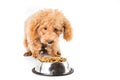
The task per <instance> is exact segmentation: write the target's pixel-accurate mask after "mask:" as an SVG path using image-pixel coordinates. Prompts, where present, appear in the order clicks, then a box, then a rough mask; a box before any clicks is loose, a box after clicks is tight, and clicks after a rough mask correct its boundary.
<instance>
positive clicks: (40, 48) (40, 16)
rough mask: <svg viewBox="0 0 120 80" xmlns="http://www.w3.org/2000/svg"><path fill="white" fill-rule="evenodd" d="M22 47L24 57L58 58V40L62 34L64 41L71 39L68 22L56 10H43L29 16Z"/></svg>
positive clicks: (70, 29)
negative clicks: (48, 56) (45, 56)
mask: <svg viewBox="0 0 120 80" xmlns="http://www.w3.org/2000/svg"><path fill="white" fill-rule="evenodd" d="M24 32H25V34H24V45H25V47H26V49H27V52H26V53H25V54H24V56H31V55H32V56H33V57H35V58H38V57H41V54H46V53H47V54H49V55H50V56H60V55H61V53H60V49H59V46H58V39H59V36H60V34H62V33H63V38H64V39H65V40H66V41H69V40H71V39H72V28H71V25H70V23H69V21H68V20H67V19H66V18H65V16H64V15H63V14H62V13H61V12H60V11H58V10H56V9H55V10H52V9H44V10H40V11H38V12H36V13H35V14H33V15H32V16H30V17H29V18H28V19H27V20H26V22H25V27H24Z"/></svg>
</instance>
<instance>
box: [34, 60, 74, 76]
mask: <svg viewBox="0 0 120 80" xmlns="http://www.w3.org/2000/svg"><path fill="white" fill-rule="evenodd" d="M37 62H38V63H37V66H36V67H35V68H33V69H32V72H33V73H36V74H39V75H44V76H63V75H68V74H71V73H73V72H74V70H73V69H72V68H70V66H69V64H68V62H67V61H65V62H56V63H49V62H41V61H39V60H38V61H37Z"/></svg>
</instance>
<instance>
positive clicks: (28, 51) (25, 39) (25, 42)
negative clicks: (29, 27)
mask: <svg viewBox="0 0 120 80" xmlns="http://www.w3.org/2000/svg"><path fill="white" fill-rule="evenodd" d="M24 46H25V48H26V50H27V52H25V53H24V56H31V55H32V53H31V51H30V50H29V48H28V42H27V38H26V36H25V38H24Z"/></svg>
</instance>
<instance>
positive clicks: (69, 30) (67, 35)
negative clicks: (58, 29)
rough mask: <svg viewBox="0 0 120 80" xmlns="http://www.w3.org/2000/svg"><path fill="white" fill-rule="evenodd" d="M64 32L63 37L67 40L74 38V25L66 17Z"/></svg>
mask: <svg viewBox="0 0 120 80" xmlns="http://www.w3.org/2000/svg"><path fill="white" fill-rule="evenodd" d="M63 28H64V32H63V38H64V39H65V40H66V41H70V40H71V39H72V27H71V25H70V22H69V21H68V20H67V19H66V18H65V19H64V25H63Z"/></svg>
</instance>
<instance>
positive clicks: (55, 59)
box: [40, 56, 66, 62]
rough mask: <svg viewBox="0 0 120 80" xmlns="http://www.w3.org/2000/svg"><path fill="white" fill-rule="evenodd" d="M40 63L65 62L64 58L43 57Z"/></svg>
mask: <svg viewBox="0 0 120 80" xmlns="http://www.w3.org/2000/svg"><path fill="white" fill-rule="evenodd" d="M40 61H42V62H65V61H66V58H63V57H50V56H44V57H42V58H41V59H40Z"/></svg>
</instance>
